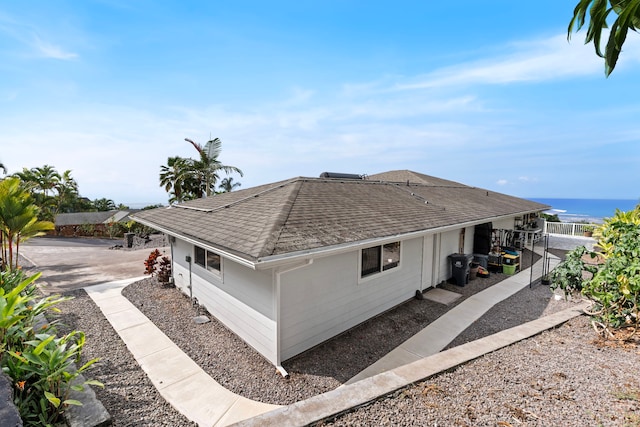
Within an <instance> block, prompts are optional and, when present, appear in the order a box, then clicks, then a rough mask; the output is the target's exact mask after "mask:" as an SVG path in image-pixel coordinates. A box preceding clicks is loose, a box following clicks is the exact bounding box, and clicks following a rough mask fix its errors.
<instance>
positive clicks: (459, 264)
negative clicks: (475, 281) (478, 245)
mask: <svg viewBox="0 0 640 427" xmlns="http://www.w3.org/2000/svg"><path fill="white" fill-rule="evenodd" d="M449 260H450V261H451V275H452V276H453V280H454V281H455V283H456V285H458V286H464V285H466V284H467V283H469V271H470V270H471V261H473V255H467V254H451V255H449Z"/></svg>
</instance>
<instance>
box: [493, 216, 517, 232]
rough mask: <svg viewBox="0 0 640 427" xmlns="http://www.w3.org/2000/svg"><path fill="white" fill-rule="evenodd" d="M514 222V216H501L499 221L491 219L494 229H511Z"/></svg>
mask: <svg viewBox="0 0 640 427" xmlns="http://www.w3.org/2000/svg"><path fill="white" fill-rule="evenodd" d="M514 223H515V217H511V218H503V219H501V220H499V221H493V223H492V226H493V228H495V229H500V228H501V229H505V230H513V226H514Z"/></svg>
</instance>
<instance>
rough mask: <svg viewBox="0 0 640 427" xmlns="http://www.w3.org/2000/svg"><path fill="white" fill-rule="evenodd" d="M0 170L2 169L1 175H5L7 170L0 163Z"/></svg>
mask: <svg viewBox="0 0 640 427" xmlns="http://www.w3.org/2000/svg"><path fill="white" fill-rule="evenodd" d="M0 169H2V173H3V174H5V175H6V174H7V168H6V166H5V165H4V163H2V162H0Z"/></svg>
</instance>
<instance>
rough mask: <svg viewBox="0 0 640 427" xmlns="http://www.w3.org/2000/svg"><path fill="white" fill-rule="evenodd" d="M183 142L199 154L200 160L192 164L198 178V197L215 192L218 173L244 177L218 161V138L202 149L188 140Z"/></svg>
mask: <svg viewBox="0 0 640 427" xmlns="http://www.w3.org/2000/svg"><path fill="white" fill-rule="evenodd" d="M184 140H185V141H187V142H189V143H191V145H193V146H194V147H195V149H196V150H197V151H198V154H200V159H199V160H196V161H195V162H194V167H195V170H196V172H197V174H198V175H199V176H200V187H201V192H200V195H199V196H198V197H203V196H205V197H209V196H211V194H212V193H213V192H215V188H216V182H217V181H218V179H219V178H220V176H219V175H218V173H219V172H220V171H224V172H225V173H227V174H229V173H233V172H237V173H239V174H240V176H244V175H243V174H242V171H241V170H240V169H239V168H237V167H235V166H227V165H223V164H222V163H221V162H220V161H219V160H218V157H219V156H220V151H221V150H222V141H221V140H220V138H215V139H211V140H209V141H207V143H206V144H205V145H204V147H202V146H201V145H200V144H197V143H195V142H193V141H192V140H190V139H189V138H185V139H184Z"/></svg>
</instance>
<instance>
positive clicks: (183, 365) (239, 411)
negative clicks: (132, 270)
mask: <svg viewBox="0 0 640 427" xmlns="http://www.w3.org/2000/svg"><path fill="white" fill-rule="evenodd" d="M142 278H143V277H138V278H135V279H128V280H120V281H115V282H110V283H105V284H102V285H95V286H90V287H87V288H85V291H86V292H87V294H89V296H90V297H91V299H93V301H94V302H95V303H96V305H97V306H98V307H100V310H102V313H103V314H104V316H105V317H106V318H107V320H108V321H109V323H111V326H113V329H115V330H116V332H117V333H118V335H120V338H122V340H123V341H124V343H125V344H126V345H127V348H128V349H129V351H130V352H131V354H132V355H133V357H134V358H135V359H136V361H137V362H138V364H139V365H140V367H141V368H142V369H143V370H144V371H145V373H146V374H147V376H148V377H149V379H150V380H151V382H152V383H153V385H154V386H155V387H156V388H157V389H158V391H159V392H160V394H161V395H162V397H163V398H164V399H166V400H167V402H169V403H170V404H171V405H172V406H173V407H174V408H176V409H177V410H178V411H179V412H180V413H182V414H183V415H184V416H186V417H187V418H188V419H190V420H192V421H195V422H197V423H198V425H199V426H226V425H229V424H232V423H234V422H236V421H240V420H243V419H245V418H250V417H252V416H255V415H259V414H262V413H264V412H267V411H270V410H273V409H275V408H278V406H276V405H269V404H266V403H261V402H256V401H253V400H250V399H247V398H244V397H242V396H239V395H237V394H234V393H232V392H231V391H229V390H227V389H226V388H224V387H222V386H221V385H220V384H218V383H217V382H216V381H215V380H214V379H213V378H211V377H210V376H209V375H208V374H207V373H206V372H204V371H203V370H202V368H200V367H199V366H198V365H197V364H196V363H195V362H194V361H193V360H191V359H190V358H189V357H188V356H187V355H186V354H184V353H183V352H182V350H180V348H178V346H177V345H175V344H174V343H173V342H172V341H171V340H170V339H169V338H168V337H167V336H166V335H165V334H164V333H163V332H162V331H160V329H158V328H157V327H156V326H155V325H154V324H153V323H152V322H151V321H150V320H149V319H148V318H147V317H146V316H145V315H144V314H142V313H141V312H140V311H139V310H138V309H137V308H136V307H135V306H134V305H133V304H132V303H131V302H129V300H128V299H126V298H125V297H124V296H122V294H121V291H122V289H123V288H124V287H125V286H127V285H128V284H130V283H133V282H135V281H138V280H140V279H142Z"/></svg>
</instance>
